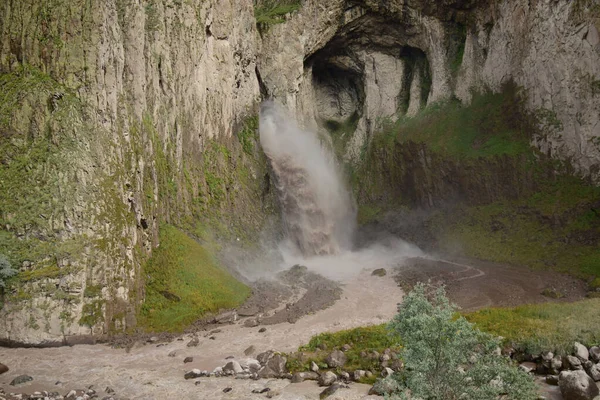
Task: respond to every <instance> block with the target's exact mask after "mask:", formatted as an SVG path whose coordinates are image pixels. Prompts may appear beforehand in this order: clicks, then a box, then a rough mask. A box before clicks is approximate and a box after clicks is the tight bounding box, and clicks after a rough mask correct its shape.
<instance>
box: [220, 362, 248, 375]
mask: <svg viewBox="0 0 600 400" xmlns="http://www.w3.org/2000/svg"><path fill="white" fill-rule="evenodd" d="M223 372H225V373H231V372H233V373H234V374H239V373H240V372H244V369H243V368H242V366H241V365H240V363H239V362H237V361H235V360H233V361H229V362H228V363H227V364H225V366H224V367H223Z"/></svg>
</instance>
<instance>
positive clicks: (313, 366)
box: [310, 361, 319, 372]
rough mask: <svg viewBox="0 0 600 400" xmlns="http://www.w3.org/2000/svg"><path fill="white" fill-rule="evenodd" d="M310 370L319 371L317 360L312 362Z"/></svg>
mask: <svg viewBox="0 0 600 400" xmlns="http://www.w3.org/2000/svg"><path fill="white" fill-rule="evenodd" d="M310 370H311V371H312V372H319V366H318V365H317V363H316V362H314V361H311V362H310Z"/></svg>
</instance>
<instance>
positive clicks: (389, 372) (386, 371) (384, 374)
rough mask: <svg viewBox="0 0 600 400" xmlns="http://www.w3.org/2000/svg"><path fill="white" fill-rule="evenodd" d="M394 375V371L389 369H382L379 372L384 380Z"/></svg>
mask: <svg viewBox="0 0 600 400" xmlns="http://www.w3.org/2000/svg"><path fill="white" fill-rule="evenodd" d="M393 373H394V370H393V369H391V368H384V369H383V370H382V371H381V376H382V377H384V378H387V377H388V376H390V375H392V374H393Z"/></svg>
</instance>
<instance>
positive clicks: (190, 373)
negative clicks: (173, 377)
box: [183, 369, 202, 380]
mask: <svg viewBox="0 0 600 400" xmlns="http://www.w3.org/2000/svg"><path fill="white" fill-rule="evenodd" d="M201 376H202V371H200V370H199V369H193V370H191V371H188V372H186V373H185V375H184V376H183V377H184V378H185V379H186V380H187V379H195V378H200V377H201Z"/></svg>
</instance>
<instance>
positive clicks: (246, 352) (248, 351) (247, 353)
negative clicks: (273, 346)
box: [244, 346, 256, 356]
mask: <svg viewBox="0 0 600 400" xmlns="http://www.w3.org/2000/svg"><path fill="white" fill-rule="evenodd" d="M255 351H256V348H255V347H254V346H250V347H248V348H247V349H246V350H244V355H247V356H249V355H251V354H254V352H255Z"/></svg>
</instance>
